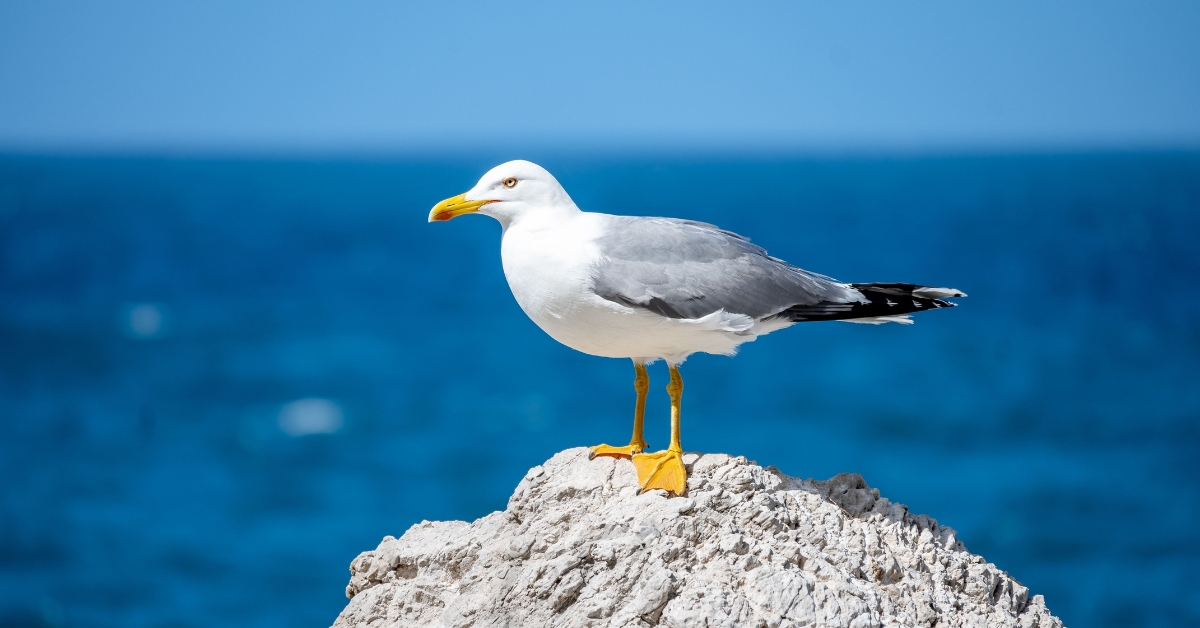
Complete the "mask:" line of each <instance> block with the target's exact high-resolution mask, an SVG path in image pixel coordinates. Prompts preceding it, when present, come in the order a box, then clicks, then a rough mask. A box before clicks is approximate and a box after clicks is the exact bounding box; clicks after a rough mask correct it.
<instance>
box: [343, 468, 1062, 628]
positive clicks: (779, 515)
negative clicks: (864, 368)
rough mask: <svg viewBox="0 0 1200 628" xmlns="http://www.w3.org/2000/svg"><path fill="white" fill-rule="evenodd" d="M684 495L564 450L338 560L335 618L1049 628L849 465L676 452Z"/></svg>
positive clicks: (352, 622) (1015, 588)
mask: <svg viewBox="0 0 1200 628" xmlns="http://www.w3.org/2000/svg"><path fill="white" fill-rule="evenodd" d="M685 462H687V463H688V467H689V470H690V472H691V477H690V478H689V479H688V494H687V496H686V497H682V498H667V497H666V496H665V494H664V493H663V492H662V491H651V492H649V493H644V494H641V495H638V494H637V478H636V475H635V474H634V470H633V467H632V465H631V464H630V463H629V461H628V460H616V459H613V458H606V457H605V458H597V459H595V460H588V451H587V450H586V449H583V448H579V449H569V450H567V451H564V452H562V453H559V454H558V455H556V456H554V457H553V458H551V459H550V460H549V461H547V462H546V463H545V464H544V465H540V466H537V467H534V468H533V469H532V470H530V472H529V473H528V474H526V476H525V479H524V480H522V481H521V483H520V484H519V485H518V486H517V489H516V491H515V492H514V493H513V496H512V498H511V499H510V500H509V503H508V508H507V509H506V510H505V511H504V512H495V513H492V514H490V515H488V516H486V517H483V518H482V519H479V520H478V521H475V522H474V523H470V524H468V523H464V522H461V521H451V522H432V523H431V522H422V523H419V524H417V525H415V526H413V527H412V528H410V529H409V530H408V532H406V533H405V534H404V536H402V537H400V538H398V539H395V538H392V537H390V536H389V537H384V539H383V542H382V543H380V544H379V547H377V548H376V549H374V550H373V551H369V552H364V553H362V554H360V555H359V556H358V558H355V559H354V561H353V562H352V563H351V564H350V584H349V585H348V586H347V587H346V595H347V597H349V598H350V603H349V604H348V605H347V606H346V608H345V610H343V611H342V613H341V615H340V616H339V617H338V619H337V621H336V623H335V624H334V626H335V627H349V626H371V627H372V628H391V627H396V628H399V627H402V626H403V627H408V626H464V627H465V626H476V627H481V628H482V627H498V626H512V627H514V628H515V627H524V626H612V627H624V626H679V627H685V626H729V627H731V628H732V627H742V626H758V627H786V626H845V627H848V628H851V627H852V628H865V627H871V626H878V627H883V626H887V627H892V626H928V627H931V628H932V627H935V626H936V627H937V628H953V627H957V626H963V627H966V626H979V627H984V626H987V627H992V628H995V627H1002V626H1020V627H1021V628H1050V627H1061V626H1062V622H1061V621H1059V620H1058V618H1056V617H1054V616H1053V615H1051V614H1050V611H1049V610H1047V609H1046V605H1045V602H1044V600H1043V599H1042V596H1040V595H1035V596H1032V597H1030V596H1029V589H1027V588H1026V587H1024V586H1022V585H1021V584H1020V583H1019V582H1016V581H1015V580H1013V579H1012V578H1010V577H1009V576H1008V574H1006V573H1004V572H1003V571H1001V570H999V569H998V568H996V566H995V565H992V564H990V563H988V562H986V561H985V560H984V559H983V558H981V557H979V556H975V555H973V554H971V553H969V552H967V550H966V548H965V547H964V546H963V544H962V543H961V542H960V541H959V540H958V538H957V535H956V533H955V532H954V530H952V529H950V528H947V527H945V526H941V525H938V523H937V522H936V521H934V520H933V519H931V518H929V517H928V516H925V515H919V516H914V515H912V514H910V513H909V512H908V509H907V508H905V507H904V506H902V505H900V504H893V503H891V502H890V501H888V500H887V499H884V498H881V497H880V496H879V491H878V490H875V489H872V488H869V487H868V486H867V485H866V483H865V482H864V481H863V479H862V477H861V476H858V475H854V474H842V475H838V476H837V477H834V478H832V479H830V480H827V481H825V482H813V481H807V480H799V479H796V478H791V477H788V476H785V475H783V474H781V473H779V472H778V471H777V470H775V469H774V468H767V469H764V468H762V467H759V466H758V465H756V464H752V463H750V462H748V461H747V460H746V459H745V458H742V457H736V458H735V457H731V456H727V455H724V454H713V455H703V456H696V455H694V454H689V455H688V456H686V457H685Z"/></svg>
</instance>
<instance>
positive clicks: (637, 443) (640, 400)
mask: <svg viewBox="0 0 1200 628" xmlns="http://www.w3.org/2000/svg"><path fill="white" fill-rule="evenodd" d="M633 370H634V372H635V373H636V374H637V375H636V377H634V380H633V389H634V390H636V391H637V405H635V406H634V409H633V438H630V439H629V444H628V445H626V446H624V447H613V446H612V445H596V446H595V447H591V450H592V456H591V457H592V458H595V457H596V456H614V457H617V458H628V457H630V456H632V455H633V454H638V453H641V452H642V450H644V449H645V448H646V437H645V435H644V434H643V433H642V428H643V424H644V422H645V417H646V392H648V391H649V390H650V376H649V375H647V374H646V365H645V364H642V363H641V362H634V363H633Z"/></svg>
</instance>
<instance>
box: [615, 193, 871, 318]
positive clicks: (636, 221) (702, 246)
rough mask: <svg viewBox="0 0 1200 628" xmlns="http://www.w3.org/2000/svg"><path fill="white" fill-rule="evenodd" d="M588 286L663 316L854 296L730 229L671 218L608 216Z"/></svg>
mask: <svg viewBox="0 0 1200 628" xmlns="http://www.w3.org/2000/svg"><path fill="white" fill-rule="evenodd" d="M596 244H597V246H598V247H599V252H600V255H601V257H600V261H599V262H598V263H597V264H596V266H595V267H594V268H593V274H592V278H593V287H592V289H593V291H594V292H595V293H596V294H597V295H599V296H600V297H602V298H604V299H608V300H609V301H613V302H616V303H620V304H622V305H626V306H628V307H635V308H643V309H646V310H649V311H652V312H654V313H656V314H659V315H661V316H666V317H669V318H687V319H695V318H701V317H703V316H706V315H708V314H711V313H713V312H716V311H717V310H725V311H726V312H730V313H734V314H745V315H747V316H751V317H753V318H755V319H762V318H765V317H768V316H771V315H774V314H778V313H780V312H782V311H784V310H786V309H788V308H789V307H792V306H795V305H813V304H817V303H844V302H849V301H855V300H858V299H861V295H859V294H858V293H857V292H856V291H855V290H854V289H853V288H850V287H849V286H847V285H845V284H841V283H838V282H836V281H833V280H832V279H829V278H828V277H823V276H821V275H817V274H815V273H810V272H808V271H805V270H802V269H799V268H796V267H794V266H791V265H789V264H787V263H786V262H783V261H782V260H778V259H776V258H773V257H770V256H769V255H767V252H766V251H765V250H764V249H763V248H762V247H759V246H756V245H754V244H752V243H751V242H750V241H749V240H747V239H746V238H743V237H741V236H739V235H737V234H735V233H731V232H728V231H723V230H721V229H718V228H717V227H714V226H713V225H709V224H706V223H700V222H692V221H687V220H677V219H673V218H640V217H633V216H613V217H611V221H610V222H609V224H608V225H606V229H605V232H604V233H603V235H601V236H600V237H599V238H597V240H596Z"/></svg>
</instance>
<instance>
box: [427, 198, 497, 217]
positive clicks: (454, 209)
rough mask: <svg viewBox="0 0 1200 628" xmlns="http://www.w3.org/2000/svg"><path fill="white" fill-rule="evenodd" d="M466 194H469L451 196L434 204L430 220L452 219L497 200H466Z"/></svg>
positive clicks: (430, 212) (475, 210)
mask: <svg viewBox="0 0 1200 628" xmlns="http://www.w3.org/2000/svg"><path fill="white" fill-rule="evenodd" d="M466 196H467V195H466V194H459V195H458V196H453V197H450V198H448V199H446V200H444V201H442V202H440V203H438V204H437V205H434V206H433V209H432V210H430V211H429V222H434V221H441V220H450V219H451V218H454V217H455V216H461V215H463V214H473V213H475V212H477V211H479V208H480V207H483V206H484V205H487V204H488V203H495V202H496V201H468V200H466Z"/></svg>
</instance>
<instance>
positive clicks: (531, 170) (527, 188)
mask: <svg viewBox="0 0 1200 628" xmlns="http://www.w3.org/2000/svg"><path fill="white" fill-rule="evenodd" d="M577 211H579V208H577V207H576V206H575V203H574V201H572V200H571V197H570V196H568V195H567V191H566V190H564V189H563V187H562V186H561V185H559V183H558V180H557V179H555V178H554V176H553V175H551V174H550V173H549V172H547V171H546V169H545V168H543V167H541V166H539V165H537V164H535V163H533V162H530V161H524V160H520V159H518V160H516V161H510V162H507V163H503V164H500V165H499V166H496V167H495V168H492V169H491V170H489V171H488V172H487V174H485V175H483V178H481V179H479V183H476V184H475V187H473V188H471V189H470V190H467V191H466V192H464V193H463V194H459V195H458V196H454V197H451V198H448V199H446V200H444V201H442V202H440V203H438V204H437V205H434V206H433V209H432V210H430V212H429V222H435V221H443V220H450V219H451V218H455V217H457V216H462V215H463V214H473V213H480V214H483V215H485V216H491V217H492V218H495V219H496V220H499V221H500V222H501V224H503V225H504V226H505V227H507V226H508V225H509V224H511V223H513V222H516V221H518V220H522V219H525V218H528V217H531V216H540V217H549V216H553V215H557V214H560V213H562V212H577Z"/></svg>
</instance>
